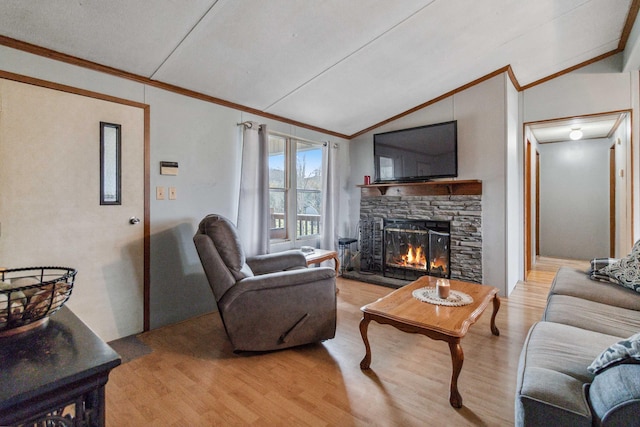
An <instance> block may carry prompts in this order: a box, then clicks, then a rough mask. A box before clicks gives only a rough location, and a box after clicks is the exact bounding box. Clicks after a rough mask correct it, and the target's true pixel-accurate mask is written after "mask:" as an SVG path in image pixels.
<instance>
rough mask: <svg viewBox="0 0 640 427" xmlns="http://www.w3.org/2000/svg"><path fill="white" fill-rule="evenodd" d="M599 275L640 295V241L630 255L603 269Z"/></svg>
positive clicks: (599, 271)
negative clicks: (607, 277) (605, 276)
mask: <svg viewBox="0 0 640 427" xmlns="http://www.w3.org/2000/svg"><path fill="white" fill-rule="evenodd" d="M598 273H599V274H604V275H607V276H609V278H610V280H611V281H612V282H614V283H617V284H619V285H622V286H624V287H626V288H629V289H633V290H634V291H636V292H638V293H640V240H638V241H637V242H636V244H635V245H633V249H632V250H631V253H630V254H629V255H627V256H626V257H625V258H622V259H621V260H620V261H618V262H615V263H613V264H611V265H608V266H606V267H604V268H601V269H600V270H598Z"/></svg>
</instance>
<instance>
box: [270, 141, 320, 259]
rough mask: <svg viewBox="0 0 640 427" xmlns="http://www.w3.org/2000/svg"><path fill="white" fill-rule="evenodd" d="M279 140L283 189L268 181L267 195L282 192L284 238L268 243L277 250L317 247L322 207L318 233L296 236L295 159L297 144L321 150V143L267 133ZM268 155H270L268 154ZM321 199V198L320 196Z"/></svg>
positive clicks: (272, 239)
mask: <svg viewBox="0 0 640 427" xmlns="http://www.w3.org/2000/svg"><path fill="white" fill-rule="evenodd" d="M272 137H273V138H279V139H282V140H284V145H285V148H284V156H285V161H284V164H285V171H284V176H285V182H284V188H282V187H271V180H270V179H269V194H270V195H271V191H272V190H275V191H283V192H284V195H285V201H284V203H285V230H286V231H285V236H284V237H283V238H279V237H276V238H270V240H269V242H270V245H271V247H272V248H277V249H282V250H285V249H291V248H295V247H299V246H301V245H306V246H314V247H315V246H317V245H318V244H319V242H320V238H321V232H322V230H321V224H322V206H320V212H319V215H320V219H319V224H320V225H319V227H318V233H317V234H313V235H305V236H300V237H298V234H297V223H298V213H297V207H298V206H297V205H298V182H297V175H298V174H297V158H298V143H302V144H309V145H318V146H319V147H320V148H321V149H322V146H323V143H321V142H314V141H309V140H305V139H301V138H296V137H295V136H289V135H283V134H279V133H272V132H270V133H269V138H270V139H271V138H272ZM269 155H270V153H269ZM325 155H326V153H325V152H324V150H322V156H321V158H322V160H324V156H325ZM324 163H325V162H324V161H321V166H320V173H321V179H322V182H324V179H325V177H324V174H325V173H326V171H324V167H323V166H324ZM322 191H323V188H322V185H321V188H320V195H322ZM321 197H322V196H321Z"/></svg>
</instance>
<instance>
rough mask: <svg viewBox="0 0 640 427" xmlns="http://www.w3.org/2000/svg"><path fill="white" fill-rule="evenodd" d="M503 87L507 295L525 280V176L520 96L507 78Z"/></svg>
mask: <svg viewBox="0 0 640 427" xmlns="http://www.w3.org/2000/svg"><path fill="white" fill-rule="evenodd" d="M505 85H506V113H507V117H506V124H507V126H506V129H505V134H506V145H505V164H506V168H507V173H506V177H505V178H506V186H507V189H506V192H505V196H506V219H507V224H506V241H505V244H506V248H507V249H506V256H507V265H506V275H507V295H508V294H510V293H511V291H512V290H513V289H514V288H515V286H516V284H517V283H518V280H520V279H521V278H523V277H524V253H523V251H524V194H523V189H524V181H523V179H524V175H523V170H522V165H523V153H524V149H523V148H524V145H523V144H522V131H521V129H522V126H521V123H522V121H521V117H520V111H521V109H520V96H519V95H518V91H517V90H516V88H515V86H514V85H513V83H512V82H511V80H510V79H505Z"/></svg>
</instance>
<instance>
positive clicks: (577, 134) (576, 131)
mask: <svg viewBox="0 0 640 427" xmlns="http://www.w3.org/2000/svg"><path fill="white" fill-rule="evenodd" d="M569 138H571V139H572V140H574V141H577V140H578V139H580V138H582V131H581V130H580V128H573V129H571V132H569Z"/></svg>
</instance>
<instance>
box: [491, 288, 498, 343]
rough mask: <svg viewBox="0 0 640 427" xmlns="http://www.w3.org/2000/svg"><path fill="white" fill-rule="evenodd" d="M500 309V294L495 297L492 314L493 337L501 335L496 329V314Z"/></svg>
mask: <svg viewBox="0 0 640 427" xmlns="http://www.w3.org/2000/svg"><path fill="white" fill-rule="evenodd" d="M499 309H500V297H499V296H498V294H495V295H494V296H493V314H491V333H492V334H493V335H496V336H498V335H500V331H499V330H498V328H497V327H496V314H498V310H499Z"/></svg>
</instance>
